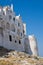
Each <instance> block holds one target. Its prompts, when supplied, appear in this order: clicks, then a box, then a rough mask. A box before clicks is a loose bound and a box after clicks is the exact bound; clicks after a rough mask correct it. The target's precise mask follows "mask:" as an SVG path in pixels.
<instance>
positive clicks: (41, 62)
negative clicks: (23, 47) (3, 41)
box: [0, 47, 43, 65]
mask: <svg viewBox="0 0 43 65" xmlns="http://www.w3.org/2000/svg"><path fill="white" fill-rule="evenodd" d="M1 50H2V52H3V53H2V52H1ZM4 50H5V51H4ZM0 65H43V58H41V57H37V56H32V55H29V54H26V53H24V52H18V51H11V50H7V49H5V48H3V47H0Z"/></svg>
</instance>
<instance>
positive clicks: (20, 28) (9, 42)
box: [0, 5, 38, 55]
mask: <svg viewBox="0 0 43 65" xmlns="http://www.w3.org/2000/svg"><path fill="white" fill-rule="evenodd" d="M33 41H34V43H33ZM33 41H31V39H30V36H27V35H26V24H24V23H23V22H22V18H21V16H20V15H18V16H16V15H15V12H14V11H13V5H11V7H10V6H6V7H3V8H2V7H0V46H3V47H5V48H7V49H12V50H17V51H25V52H27V53H29V54H31V55H32V54H33V55H38V50H37V42H36V40H34V39H33ZM34 44H35V45H34ZM35 48H36V51H35V50H34V49H35Z"/></svg>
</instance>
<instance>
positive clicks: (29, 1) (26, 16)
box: [0, 0, 43, 56]
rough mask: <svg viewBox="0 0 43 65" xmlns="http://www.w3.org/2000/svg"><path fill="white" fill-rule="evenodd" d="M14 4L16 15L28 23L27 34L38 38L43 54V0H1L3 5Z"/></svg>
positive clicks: (41, 53)
mask: <svg viewBox="0 0 43 65" xmlns="http://www.w3.org/2000/svg"><path fill="white" fill-rule="evenodd" d="M11 3H12V4H13V5H14V11H15V12H16V15H18V14H20V15H21V16H22V20H23V22H25V23H26V25H27V35H29V34H34V35H35V36H36V38H37V42H38V48H39V54H40V56H43V0H0V5H1V6H6V5H11Z"/></svg>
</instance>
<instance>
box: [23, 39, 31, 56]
mask: <svg viewBox="0 0 43 65" xmlns="http://www.w3.org/2000/svg"><path fill="white" fill-rule="evenodd" d="M24 48H25V52H26V53H28V54H30V55H32V51H31V48H30V44H29V39H28V38H25V42H24Z"/></svg>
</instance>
